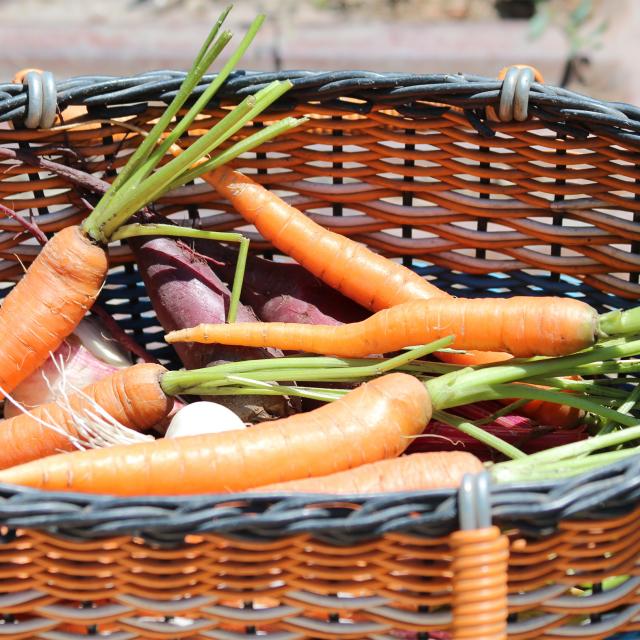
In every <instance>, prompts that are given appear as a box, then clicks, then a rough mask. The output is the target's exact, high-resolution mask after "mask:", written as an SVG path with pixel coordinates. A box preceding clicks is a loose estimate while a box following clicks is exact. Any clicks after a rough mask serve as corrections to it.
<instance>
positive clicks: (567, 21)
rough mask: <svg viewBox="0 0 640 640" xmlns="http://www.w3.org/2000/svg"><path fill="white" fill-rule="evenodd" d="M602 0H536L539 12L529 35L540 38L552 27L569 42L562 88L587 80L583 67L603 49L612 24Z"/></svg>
mask: <svg viewBox="0 0 640 640" xmlns="http://www.w3.org/2000/svg"><path fill="white" fill-rule="evenodd" d="M603 7H604V3H603V2H602V1H601V0H536V11H535V14H534V15H533V17H532V18H531V20H530V22H529V36H530V37H531V38H532V39H534V40H535V39H537V38H540V37H541V36H542V34H543V33H544V32H545V31H546V30H547V29H548V28H549V27H556V28H558V29H560V30H561V31H562V33H563V35H564V37H565V39H566V41H567V44H568V47H569V49H568V52H567V59H566V61H565V65H564V69H563V72H562V78H561V80H560V82H559V83H558V84H559V85H560V86H561V87H566V86H568V85H569V84H570V83H571V82H572V81H573V80H574V79H576V80H578V81H579V82H581V83H584V79H583V78H582V76H581V74H580V68H581V67H582V66H584V65H589V64H590V62H591V58H590V53H591V52H593V51H596V50H597V49H600V48H602V46H603V42H602V37H603V35H604V34H605V32H606V30H607V29H608V27H609V19H608V17H607V16H604V17H602V9H603Z"/></svg>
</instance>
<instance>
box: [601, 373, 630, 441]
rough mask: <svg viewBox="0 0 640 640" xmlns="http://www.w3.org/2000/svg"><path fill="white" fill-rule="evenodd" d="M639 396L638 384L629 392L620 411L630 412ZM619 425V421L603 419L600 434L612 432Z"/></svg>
mask: <svg viewBox="0 0 640 640" xmlns="http://www.w3.org/2000/svg"><path fill="white" fill-rule="evenodd" d="M638 398H640V385H636V386H635V387H634V388H633V389H632V391H631V393H629V394H628V395H627V397H626V399H625V401H624V402H623V403H622V404H621V405H620V406H619V407H618V411H619V412H620V413H625V414H627V415H628V414H630V413H631V411H632V410H633V408H634V407H635V406H636V404H637V403H638ZM616 426H617V423H616V422H614V421H613V420H606V419H605V420H603V421H602V423H601V424H600V428H599V429H598V435H602V434H605V433H610V432H611V431H613V430H614V429H615V428H616Z"/></svg>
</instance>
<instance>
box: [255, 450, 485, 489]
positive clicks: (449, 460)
mask: <svg viewBox="0 0 640 640" xmlns="http://www.w3.org/2000/svg"><path fill="white" fill-rule="evenodd" d="M482 469H483V466H482V462H480V460H478V458H476V457H475V456H474V455H472V454H471V453H467V452H466V451H437V452H435V451H432V452H429V453H415V454H413V455H410V456H401V457H400V458H393V459H391V460H381V461H380V462H371V463H369V464H365V465H362V466H361V467H356V468H355V469H349V470H348V471H339V472H338V473H332V474H331V475H328V476H321V477H319V478H304V479H302V480H290V481H289V482H278V483H275V484H268V485H265V486H262V487H258V488H257V489H252V490H251V491H253V492H259V493H337V494H365V493H387V492H391V491H426V490H429V489H448V488H454V487H458V486H460V483H461V481H462V477H463V476H464V474H466V473H479V472H480V471H482Z"/></svg>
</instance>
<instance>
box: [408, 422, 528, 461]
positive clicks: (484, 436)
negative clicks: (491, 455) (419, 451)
mask: <svg viewBox="0 0 640 640" xmlns="http://www.w3.org/2000/svg"><path fill="white" fill-rule="evenodd" d="M433 417H434V418H435V419H436V420H439V421H440V422H444V423H445V424H448V425H451V426H452V427H455V428H456V429H458V430H459V431H462V433H466V434H467V435H469V436H471V437H472V438H475V439H476V440H478V441H479V442H482V443H483V444H486V445H487V446H489V447H492V448H494V449H495V450H496V451H500V453H502V454H504V455H505V456H507V457H508V458H512V459H514V460H519V459H523V458H526V457H527V455H526V454H525V453H523V452H522V451H520V449H518V448H517V447H514V446H513V445H511V444H509V443H508V442H505V441H504V440H503V439H502V438H498V436H495V435H493V434H492V433H489V432H488V431H485V430H484V429H482V428H481V427H478V426H477V425H475V424H473V423H472V422H469V421H468V420H465V419H464V418H460V417H459V416H456V415H454V414H452V413H447V412H446V411H434V412H433ZM417 437H418V438H419V437H420V436H417Z"/></svg>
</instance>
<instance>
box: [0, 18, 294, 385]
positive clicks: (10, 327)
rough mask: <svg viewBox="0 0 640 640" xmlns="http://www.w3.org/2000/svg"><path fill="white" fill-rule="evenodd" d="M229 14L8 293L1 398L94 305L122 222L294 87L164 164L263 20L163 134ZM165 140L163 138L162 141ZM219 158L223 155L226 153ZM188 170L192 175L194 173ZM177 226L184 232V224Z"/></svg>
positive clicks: (244, 146)
mask: <svg viewBox="0 0 640 640" xmlns="http://www.w3.org/2000/svg"><path fill="white" fill-rule="evenodd" d="M228 12H229V9H227V10H226V11H224V12H223V14H222V15H221V17H220V19H219V20H218V21H217V23H216V24H215V26H214V28H213V29H212V30H211V32H210V33H209V35H208V37H207V39H206V41H205V43H204V44H203V46H202V48H201V49H200V51H199V53H198V55H197V57H196V60H195V62H194V65H193V67H192V69H191V70H190V72H189V73H188V74H187V76H186V77H185V79H184V81H183V83H182V85H181V87H180V89H179V91H178V93H177V95H176V97H175V98H174V100H173V101H172V103H171V104H170V105H169V106H168V108H167V109H166V111H165V112H164V114H163V115H162V116H161V117H160V119H159V120H158V122H157V123H156V125H155V126H154V127H153V129H152V130H151V132H150V133H149V135H148V136H146V137H145V138H144V140H143V142H142V144H141V145H140V146H139V147H138V149H137V150H136V151H135V153H133V154H132V156H131V157H130V158H129V160H128V162H127V164H126V165H125V167H124V168H123V169H122V170H121V172H120V173H119V175H118V177H117V178H116V179H115V181H114V182H113V184H112V185H111V187H110V188H109V190H108V191H107V192H106V193H105V194H104V195H103V197H102V198H101V199H100V201H99V202H98V203H97V205H96V207H95V209H94V210H93V212H92V213H91V215H89V217H88V218H87V219H86V220H85V221H84V222H83V223H82V224H81V225H79V226H72V227H67V228H65V229H64V230H62V231H60V232H58V233H56V234H55V235H54V236H53V237H52V238H51V239H50V240H49V241H48V242H47V244H46V246H45V248H44V249H43V250H42V251H41V253H40V254H39V255H38V257H37V258H36V259H35V261H34V262H33V263H32V264H31V266H30V267H29V269H28V270H27V273H26V274H25V275H24V277H23V278H22V279H21V280H20V281H19V282H18V284H17V285H16V286H15V287H14V288H13V289H12V291H11V292H10V293H9V295H7V297H6V298H5V300H4V302H3V304H2V307H0V335H2V338H3V339H2V340H1V341H0V387H1V389H0V398H1V397H2V396H3V395H4V394H6V393H10V392H11V391H12V390H13V389H14V388H15V387H16V386H17V385H18V384H19V383H20V382H21V381H22V380H24V379H25V378H26V377H27V376H29V375H30V374H31V373H32V372H33V371H34V370H35V369H37V368H38V367H39V366H40V365H42V364H43V363H44V361H45V360H46V359H47V358H48V357H49V354H50V353H51V352H53V351H55V350H56V348H57V347H58V346H59V345H60V344H61V342H62V341H63V340H64V339H65V338H66V337H67V336H68V335H69V334H70V333H71V332H72V331H73V330H74V329H75V328H76V326H77V324H78V323H79V322H80V320H81V319H82V317H83V316H84V315H85V313H86V312H87V310H88V309H90V308H91V306H92V304H93V302H94V300H95V299H96V297H97V296H98V293H99V292H100V289H101V287H102V286H103V284H104V280H105V276H106V273H107V268H108V256H107V252H106V245H107V244H108V243H109V242H110V241H112V240H115V239H118V237H119V236H118V235H117V234H118V233H119V234H120V237H127V228H126V226H125V227H124V228H122V229H121V227H122V225H124V223H125V222H126V221H127V220H128V219H129V218H130V217H131V216H132V215H133V214H134V213H135V212H136V211H138V210H139V209H141V208H142V207H144V206H146V205H147V204H148V203H149V202H152V201H153V200H156V199H157V198H158V197H160V196H161V195H163V194H164V193H165V192H166V191H168V190H169V189H170V188H173V187H174V186H175V185H177V184H186V182H188V181H190V180H192V179H193V178H192V175H193V169H192V165H193V164H194V163H197V162H198V161H199V160H200V159H201V158H204V157H207V156H209V155H210V154H211V153H212V152H213V151H214V150H215V149H216V148H217V147H219V146H220V144H222V143H223V142H225V141H226V140H228V139H229V138H230V137H231V136H232V135H234V134H235V133H236V132H237V131H238V130H239V129H240V128H241V127H243V126H244V125H245V124H246V123H247V122H249V121H251V120H253V119H254V118H255V117H256V116H257V115H258V114H259V113H260V112H261V111H262V110H263V109H265V108H266V107H267V106H269V105H270V104H271V103H273V101H274V100H276V99H277V98H278V97H279V96H281V95H282V94H283V93H284V92H286V91H287V90H288V89H289V87H290V86H291V83H288V82H274V83H271V84H270V85H267V86H266V87H264V88H263V89H261V90H260V91H258V92H257V93H256V94H255V95H251V96H248V97H247V98H245V100H243V101H242V102H241V103H240V104H239V105H238V106H237V107H236V108H234V109H233V110H231V111H230V112H229V113H228V114H227V115H226V116H225V117H224V118H223V119H222V120H220V122H219V123H217V124H216V125H215V126H214V127H213V128H212V129H211V130H209V131H208V132H206V133H205V134H204V135H202V136H201V137H200V138H199V139H198V140H197V141H196V142H194V143H193V144H192V145H191V146H190V147H189V148H188V149H186V150H185V151H184V153H183V154H181V156H180V157H179V158H174V159H173V160H172V161H170V162H168V163H165V164H164V165H162V166H160V163H161V161H162V160H163V159H164V157H165V155H166V153H167V149H168V148H169V147H170V145H171V144H173V143H174V142H175V140H177V139H178V137H179V136H180V135H182V134H183V133H184V132H185V131H186V130H187V129H188V127H189V126H190V124H191V123H192V122H193V121H194V119H195V117H196V116H197V114H198V113H199V112H200V111H201V110H202V109H203V108H204V107H205V106H206V105H207V104H208V103H209V102H210V100H211V99H212V97H213V96H214V95H215V93H216V91H217V90H218V88H219V87H220V85H221V84H222V83H223V82H224V80H225V79H226V78H227V77H228V76H229V73H231V71H232V69H233V67H234V66H235V64H236V63H237V61H238V60H239V58H240V57H241V56H242V54H243V53H244V51H245V50H246V49H247V47H248V46H249V44H250V43H251V41H252V39H253V38H254V36H255V34H256V32H257V30H258V29H259V27H260V25H261V24H262V21H263V17H262V16H260V17H258V18H257V19H256V20H255V21H254V23H253V24H252V25H251V27H250V29H249V31H248V32H247V35H246V36H245V38H244V39H243V40H242V42H241V43H240V45H239V47H238V48H237V50H236V51H235V52H234V53H233V54H232V55H231V57H230V59H229V61H228V62H227V63H226V64H225V65H224V67H223V69H222V70H221V71H220V73H218V75H217V76H216V77H215V79H214V80H213V81H212V82H211V84H210V85H209V86H208V87H207V88H206V89H205V90H204V92H203V93H202V95H201V96H200V97H199V99H198V100H197V101H196V103H195V104H194V105H193V106H192V107H191V108H190V109H189V111H188V112H187V113H186V114H185V115H184V116H183V117H182V119H181V120H180V121H179V122H178V124H177V125H176V126H175V127H174V129H173V130H172V131H171V133H170V134H169V135H167V136H166V137H163V136H164V135H165V130H166V129H167V127H168V126H169V124H170V123H171V121H172V120H173V118H174V117H175V116H176V115H177V114H178V111H179V110H180V108H181V107H182V106H183V105H184V104H185V102H186V101H187V99H188V98H189V97H190V96H191V95H192V93H193V90H194V89H195V87H196V86H197V84H198V82H199V81H200V80H201V78H202V77H203V75H204V74H205V72H206V71H207V69H208V68H209V66H210V65H211V63H212V61H213V60H214V59H215V58H216V57H217V56H218V54H219V53H220V52H221V51H222V50H223V49H224V47H225V46H226V45H227V43H228V42H229V40H230V39H231V33H230V32H229V31H224V32H222V33H221V34H220V35H219V37H217V36H218V32H219V30H220V28H221V25H222V22H223V21H224V19H225V17H226V15H227V14H228ZM300 122H301V120H295V119H293V118H285V119H284V120H282V121H281V122H278V123H275V124H274V125H271V126H270V127H267V128H266V129H264V130H262V131H260V132H258V133H257V134H255V135H254V136H251V137H250V138H248V139H246V140H243V141H241V142H239V143H237V144H234V145H232V146H231V147H230V148H228V149H226V150H225V152H224V160H223V161H227V160H229V159H232V158H234V157H236V156H237V155H239V154H241V153H243V152H245V151H247V150H249V149H251V148H253V146H256V145H259V144H262V143H263V142H264V141H265V140H269V139H270V138H272V137H274V136H276V135H278V134H279V133H281V132H283V131H286V130H287V129H290V128H292V127H294V126H297V125H298V124H299V123H300ZM159 140H162V142H161V143H160V144H158V141H159ZM215 157H216V158H219V157H220V154H219V155H218V156H215ZM187 173H188V174H189V177H186V174H187ZM129 231H131V230H130V229H129ZM173 231H174V232H175V235H179V231H180V230H179V229H174V230H173ZM130 235H131V234H130ZM236 235H237V234H236Z"/></svg>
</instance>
